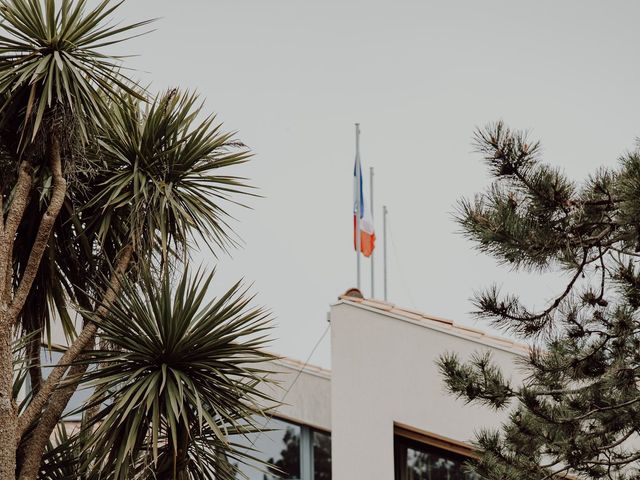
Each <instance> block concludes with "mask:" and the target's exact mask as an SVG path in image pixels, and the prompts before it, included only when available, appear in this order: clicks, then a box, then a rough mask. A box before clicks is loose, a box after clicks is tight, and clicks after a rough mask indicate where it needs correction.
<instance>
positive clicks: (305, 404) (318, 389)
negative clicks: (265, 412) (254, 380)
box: [265, 359, 331, 431]
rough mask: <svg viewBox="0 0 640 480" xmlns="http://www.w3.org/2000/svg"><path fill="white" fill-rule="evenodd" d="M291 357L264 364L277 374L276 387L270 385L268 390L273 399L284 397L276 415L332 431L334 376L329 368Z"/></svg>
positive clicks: (275, 377) (274, 377)
mask: <svg viewBox="0 0 640 480" xmlns="http://www.w3.org/2000/svg"><path fill="white" fill-rule="evenodd" d="M302 367H303V364H302V363H299V362H296V361H292V360H288V359H282V360H276V361H273V362H269V363H268V364H267V365H265V368H266V369H269V370H271V371H273V372H276V374H275V375H274V376H273V379H274V380H276V381H277V382H278V385H277V386H270V387H266V388H268V393H269V394H270V395H271V396H272V398H274V399H278V400H283V404H282V405H281V406H280V407H278V408H277V409H276V410H275V412H274V415H275V416H277V417H281V418H284V419H289V420H292V421H294V422H295V423H303V424H305V425H308V426H311V427H314V428H318V429H321V430H326V431H330V430H331V378H330V372H329V371H328V370H323V369H319V368H317V367H313V366H307V367H305V368H302Z"/></svg>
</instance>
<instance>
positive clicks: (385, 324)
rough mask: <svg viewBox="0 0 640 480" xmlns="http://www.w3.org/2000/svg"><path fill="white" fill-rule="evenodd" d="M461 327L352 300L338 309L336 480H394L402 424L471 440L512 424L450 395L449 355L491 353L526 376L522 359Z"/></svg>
mask: <svg viewBox="0 0 640 480" xmlns="http://www.w3.org/2000/svg"><path fill="white" fill-rule="evenodd" d="M454 330H455V329H453V328H451V327H449V328H448V329H447V328H445V327H442V328H437V327H434V326H433V325H430V324H429V322H424V321H420V320H410V319H407V318H403V319H401V318H398V317H394V316H393V315H389V314H387V313H384V312H382V311H375V309H368V308H366V307H364V306H361V305H353V304H351V303H349V302H346V303H345V302H340V303H338V304H337V305H334V306H333V307H332V310H331V352H332V353H331V362H332V379H331V389H332V395H331V423H332V463H333V480H353V479H357V478H375V479H392V478H394V458H393V427H394V422H398V423H402V424H406V425H410V426H412V427H414V428H417V429H420V430H424V431H427V432H431V433H435V434H437V435H440V436H444V437H448V438H450V439H453V440H457V441H464V442H468V441H469V440H471V439H473V437H474V431H475V430H477V429H478V428H480V427H487V426H497V425H499V424H500V422H501V421H502V420H503V419H505V417H506V413H504V412H502V413H499V414H498V413H496V412H493V411H491V410H489V409H487V408H482V407H479V406H471V405H465V404H464V402H462V401H459V400H456V399H454V398H453V397H451V396H450V395H448V394H447V393H446V392H445V390H444V386H443V381H442V378H441V376H440V374H439V372H438V370H437V367H436V366H435V361H436V359H437V358H438V356H439V355H440V354H442V353H444V352H447V351H454V352H457V353H458V354H459V355H461V356H462V357H463V358H466V357H468V356H469V355H471V354H472V353H473V352H476V351H479V350H480V351H482V350H485V351H486V350H491V351H492V354H493V358H494V360H495V361H496V362H497V363H498V364H500V365H502V366H503V367H504V371H505V373H506V374H507V375H510V374H511V375H513V376H514V377H520V375H519V374H518V373H517V372H516V368H515V365H514V364H515V361H516V359H517V358H519V355H521V354H518V353H517V352H514V351H511V350H509V349H507V348H500V347H496V346H491V345H488V344H487V343H486V342H482V341H481V340H474V339H472V338H469V337H468V336H464V335H460V334H457V333H455V331H454Z"/></svg>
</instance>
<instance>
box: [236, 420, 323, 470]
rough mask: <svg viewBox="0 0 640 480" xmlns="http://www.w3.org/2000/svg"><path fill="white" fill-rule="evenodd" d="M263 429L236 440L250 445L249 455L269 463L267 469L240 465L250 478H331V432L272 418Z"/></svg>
mask: <svg viewBox="0 0 640 480" xmlns="http://www.w3.org/2000/svg"><path fill="white" fill-rule="evenodd" d="M265 429H266V430H269V431H265V432H263V433H258V434H253V435H249V436H248V437H247V438H245V437H243V438H242V439H241V440H239V441H238V443H241V444H246V445H247V447H249V448H251V449H253V451H252V452H250V455H252V456H253V457H256V458H257V459H258V460H261V461H263V462H266V463H268V464H270V466H269V467H264V468H266V470H267V472H264V471H261V470H259V469H257V468H252V467H248V466H245V465H240V466H239V467H240V470H241V471H242V473H243V474H244V475H246V476H247V477H248V478H249V480H276V479H291V480H294V479H295V480H331V435H330V434H329V433H325V432H321V431H319V430H314V429H312V428H310V427H307V426H305V425H297V424H294V423H291V422H287V421H284V420H280V419H276V418H272V419H271V420H269V423H267V425H266V426H265Z"/></svg>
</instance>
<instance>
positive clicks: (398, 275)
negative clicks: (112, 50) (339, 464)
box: [117, 0, 640, 366]
mask: <svg viewBox="0 0 640 480" xmlns="http://www.w3.org/2000/svg"><path fill="white" fill-rule="evenodd" d="M148 17H160V20H159V21H158V22H157V23H156V25H155V28H157V31H155V32H154V33H151V34H150V35H147V36H145V37H142V38H139V39H135V40H133V41H130V42H128V43H127V52H129V53H134V54H138V55H139V57H137V58H133V59H130V60H129V61H128V62H127V65H128V66H131V67H135V68H137V69H139V70H140V71H139V72H137V74H136V75H138V76H139V77H140V78H141V79H143V80H144V81H145V82H152V84H151V89H152V90H155V91H159V90H162V89H165V88H167V87H173V86H181V87H184V88H190V89H197V90H198V91H199V92H201V93H202V95H203V96H204V97H206V99H207V102H206V108H207V109H208V110H209V111H213V112H217V113H218V114H219V119H220V120H221V121H223V122H224V123H225V125H226V127H227V128H228V129H231V130H237V131H238V132H239V133H238V136H239V138H241V139H242V140H243V141H244V142H245V143H246V144H247V145H249V146H250V147H251V148H252V150H253V152H254V153H255V158H254V160H253V161H252V162H251V163H250V164H248V165H246V166H245V167H244V168H243V169H242V172H241V173H242V174H245V175H246V176H248V177H250V178H251V179H252V182H253V183H254V184H255V185H257V186H259V187H260V189H261V193H262V194H263V195H264V197H265V198H263V199H260V200H256V201H252V202H251V204H252V206H253V207H254V210H241V211H235V210H234V212H235V213H236V214H237V218H238V222H237V223H236V224H235V225H236V227H237V231H238V233H239V234H240V235H241V236H242V238H243V239H244V241H245V243H246V245H245V247H244V248H243V249H241V250H238V251H236V252H234V254H233V258H232V259H223V260H222V261H221V262H220V265H219V272H220V275H219V276H218V282H217V284H216V285H214V289H215V290H217V291H221V290H222V288H224V287H226V286H228V285H230V284H231V282H232V281H234V280H236V279H238V278H241V277H244V278H245V279H246V280H247V281H248V282H254V286H253V289H254V291H255V292H257V293H258V294H259V295H258V299H257V301H258V302H260V303H261V304H264V305H266V306H268V307H270V308H271V309H272V310H273V313H274V316H275V317H276V318H277V327H276V329H275V331H274V337H276V340H275V342H274V344H273V347H272V350H274V351H275V352H277V353H280V354H283V355H287V356H292V357H294V358H298V359H304V358H306V356H307V354H308V353H309V351H310V350H311V348H312V347H313V345H314V343H315V342H316V341H317V339H318V338H319V336H320V335H321V333H322V331H323V330H324V328H325V326H326V312H327V310H328V308H329V305H330V304H331V303H332V302H334V301H335V300H336V299H337V296H338V295H339V294H340V293H342V292H343V291H345V290H346V289H347V288H349V287H352V286H354V285H355V256H354V252H353V248H352V243H351V242H352V221H353V219H352V211H351V208H352V176H351V175H352V173H353V157H354V138H353V123H354V122H360V123H361V125H362V159H363V166H364V168H365V169H366V170H367V171H368V168H369V167H370V166H373V167H375V169H376V195H377V198H376V203H377V205H376V207H377V208H376V211H375V215H376V219H377V221H376V223H377V224H376V227H377V231H378V238H379V246H381V245H382V244H381V236H382V235H381V230H382V225H381V222H380V219H381V211H380V207H381V205H382V204H387V205H388V207H389V211H390V226H391V229H392V238H393V243H392V244H391V243H390V245H389V253H390V264H389V275H390V279H389V281H390V284H389V294H390V301H392V302H394V303H397V304H399V305H402V306H406V307H414V308H417V309H420V310H423V311H425V312H428V313H432V314H435V315H439V316H444V317H448V318H451V319H453V320H456V321H458V322H461V323H465V324H469V325H476V326H478V327H481V328H488V327H487V326H486V325H482V324H481V323H478V322H475V321H474V320H473V319H472V317H471V316H470V315H469V311H470V310H471V309H472V306H471V303H470V301H469V298H470V296H471V295H472V293H473V291H474V290H477V289H479V288H481V287H482V286H486V285H488V284H490V283H492V282H494V281H495V282H499V283H504V284H505V288H506V289H508V290H513V291H517V292H524V293H525V296H526V298H527V299H530V300H531V301H532V302H533V304H535V305H538V306H542V305H543V304H544V301H545V300H546V299H548V298H549V297H550V296H552V295H553V293H554V288H553V286H554V285H556V286H557V285H559V282H558V280H557V279H554V278H553V277H546V278H544V279H540V278H537V277H532V276H526V275H514V274H509V273H508V272H505V271H504V270H502V269H500V268H498V267H496V266H495V264H494V262H493V260H492V259H490V258H487V257H484V256H482V255H480V254H478V253H476V252H475V251H473V250H472V245H471V244H470V243H469V242H468V241H466V240H465V239H464V238H462V237H461V236H460V235H459V234H457V233H456V231H457V226H456V225H455V223H454V222H453V220H452V212H453V211H454V208H455V203H456V201H457V199H458V198H460V197H461V196H469V195H472V194H473V193H474V192H478V191H480V190H482V189H483V188H484V187H486V186H487V185H488V181H489V178H488V176H487V174H486V172H485V169H484V168H483V166H482V164H481V162H480V158H479V156H478V155H477V154H474V153H473V152H472V146H471V136H472V134H473V131H474V128H475V127H476V126H481V125H484V124H486V123H488V122H491V121H495V120H498V119H503V120H505V121H506V122H507V123H508V124H509V125H510V126H511V127H514V128H521V129H529V130H530V131H531V132H532V134H533V136H535V137H538V138H541V139H542V141H543V147H544V154H545V158H546V161H548V162H551V163H554V164H556V165H560V166H561V167H562V168H564V169H565V170H566V172H567V173H568V174H570V175H571V176H574V177H575V178H578V179H581V178H584V177H585V176H586V175H588V173H589V172H591V171H593V170H594V169H595V168H597V167H599V166H602V165H609V166H611V165H615V162H616V161H617V158H618V156H619V155H620V154H621V153H623V152H624V151H625V150H627V149H629V148H631V147H632V146H633V145H634V142H635V138H636V136H637V135H638V134H639V133H640V131H639V128H638V125H639V124H638V120H639V117H640V97H639V95H638V93H637V90H638V84H639V80H640V78H639V77H640V62H638V45H639V40H640V31H639V30H638V28H637V24H638V18H640V3H638V2H631V1H627V2H621V1H609V2H595V1H584V0H580V1H539V0H536V1H528V2H524V1H513V0H511V1H500V2H499V1H481V2H479V1H464V2H463V1H456V2H454V1H438V2H434V1H426V0H422V1H399V0H394V1H390V0H387V1H376V0H368V1H352V0H322V1H316V2H310V1H302V0H297V1H294V0H251V1H250V0H225V1H222V0H213V1H212V0H209V1H204V0H200V1H199V0H180V1H176V0H129V1H128V2H126V3H125V5H124V6H123V7H122V8H121V9H120V10H119V12H118V13H117V18H119V19H126V20H130V21H133V20H140V19H144V18H148ZM378 252H380V253H381V248H380V249H379V250H378ZM206 258H207V261H208V262H209V263H210V264H211V265H213V264H214V261H213V259H212V258H208V257H206ZM378 260H379V261H381V255H378ZM377 269H378V271H381V263H379V264H378V267H377ZM363 273H364V276H365V278H367V274H368V273H367V270H366V269H364V270H363ZM378 292H379V293H381V292H382V281H381V278H380V282H379V284H378ZM212 293H215V292H212ZM365 293H366V294H367V295H368V287H367V289H366V291H365ZM363 335H366V332H363ZM329 353H330V351H329V343H328V338H326V339H325V340H324V342H323V343H322V345H321V346H320V348H319V349H318V352H317V353H316V355H314V357H313V359H312V362H313V363H316V364H320V365H323V366H330V365H329V364H330V354H329Z"/></svg>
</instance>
